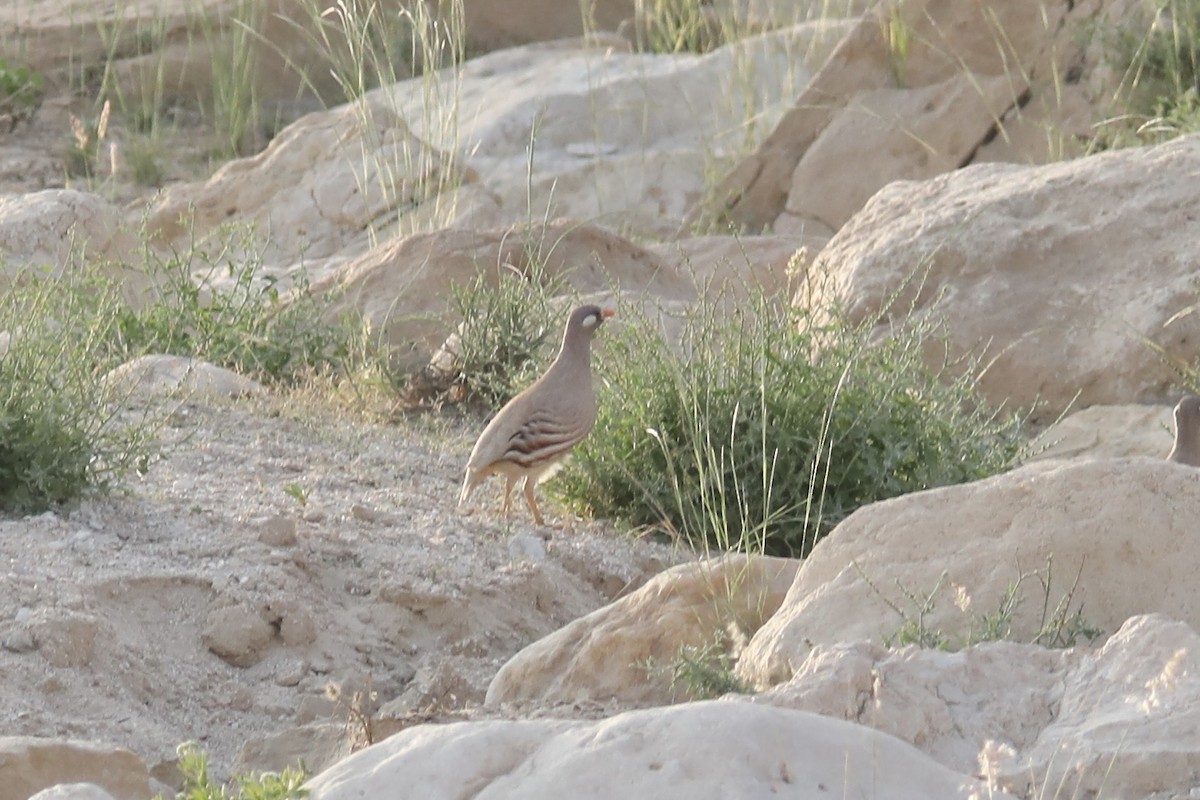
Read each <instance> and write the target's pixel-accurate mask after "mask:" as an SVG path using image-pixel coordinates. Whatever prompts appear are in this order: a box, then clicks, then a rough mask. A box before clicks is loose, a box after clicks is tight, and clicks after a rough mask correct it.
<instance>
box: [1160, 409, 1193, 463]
mask: <svg viewBox="0 0 1200 800" xmlns="http://www.w3.org/2000/svg"><path fill="white" fill-rule="evenodd" d="M1167 460H1168V461H1175V462H1177V463H1179V464H1187V465H1189V466H1192V467H1200V397H1197V396H1196V395H1194V394H1189V395H1187V396H1186V397H1184V398H1183V399H1182V400H1180V401H1179V404H1178V405H1176V406H1175V446H1174V447H1172V448H1171V452H1170V453H1168V454H1167Z"/></svg>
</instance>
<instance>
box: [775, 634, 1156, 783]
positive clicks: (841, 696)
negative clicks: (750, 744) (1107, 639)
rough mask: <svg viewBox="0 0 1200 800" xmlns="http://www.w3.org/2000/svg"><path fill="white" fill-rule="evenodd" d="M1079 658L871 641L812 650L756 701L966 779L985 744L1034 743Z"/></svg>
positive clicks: (1000, 646)
mask: <svg viewBox="0 0 1200 800" xmlns="http://www.w3.org/2000/svg"><path fill="white" fill-rule="evenodd" d="M1081 658H1082V655H1081V654H1080V653H1078V652H1073V651H1067V650H1048V649H1046V648H1043V647H1040V646H1038V645H1028V644H1017V643H1015V642H988V643H984V644H980V645H976V646H974V647H969V648H966V649H964V650H961V651H959V652H955V653H948V652H945V651H943V650H934V649H921V648H918V647H916V646H915V645H913V646H909V647H905V648H901V649H899V650H889V649H887V648H885V647H883V646H881V645H879V644H877V643H874V642H846V643H840V644H834V645H817V646H816V647H815V648H814V649H813V651H812V652H811V653H810V654H809V657H808V658H807V659H805V661H804V663H803V664H802V665H801V666H800V669H799V670H798V671H797V672H796V674H795V675H793V676H792V679H791V680H789V681H788V682H786V683H783V684H780V685H779V686H776V687H774V688H772V689H770V690H769V691H766V692H763V693H761V694H758V695H756V696H755V697H754V702H758V703H768V704H770V705H775V706H780V707H783V708H794V709H797V710H801V711H811V712H814V713H817V714H824V715H826V716H830V717H834V718H836V719H845V720H849V721H851V722H857V723H860V724H862V725H868V726H870V727H872V728H875V729H876V730H880V731H883V732H884V733H887V734H890V735H892V736H895V737H897V738H898V739H901V740H903V741H906V742H908V743H909V744H911V745H913V746H914V747H916V748H918V749H919V750H921V751H922V752H923V753H925V754H926V755H928V756H930V757H931V758H933V759H934V760H936V761H937V762H938V763H940V764H942V765H944V766H946V767H949V768H950V769H953V770H955V771H958V772H964V773H968V774H973V773H974V772H975V770H976V769H977V768H978V767H979V756H980V753H982V752H983V751H984V749H985V747H986V745H987V742H989V741H995V742H998V743H1001V744H1003V745H1005V746H1007V747H1010V748H1016V749H1017V750H1022V749H1024V748H1027V747H1029V746H1031V745H1032V744H1033V743H1034V742H1035V741H1036V740H1037V737H1038V736H1039V735H1040V734H1041V733H1042V731H1043V730H1044V729H1045V728H1046V726H1047V725H1049V724H1051V722H1052V721H1053V720H1054V716H1055V714H1054V710H1055V708H1056V704H1057V703H1058V702H1059V700H1060V699H1061V698H1062V691H1063V683H1064V680H1065V679H1066V675H1067V673H1068V671H1069V669H1070V668H1072V667H1074V666H1076V665H1077V664H1078V663H1079V661H1080V659H1081ZM1146 734H1150V731H1146Z"/></svg>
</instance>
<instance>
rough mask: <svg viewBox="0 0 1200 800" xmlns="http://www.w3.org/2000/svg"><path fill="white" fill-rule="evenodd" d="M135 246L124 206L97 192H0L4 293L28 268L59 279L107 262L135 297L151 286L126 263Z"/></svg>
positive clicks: (0, 259)
mask: <svg viewBox="0 0 1200 800" xmlns="http://www.w3.org/2000/svg"><path fill="white" fill-rule="evenodd" d="M136 249H137V240H136V239H135V238H134V237H133V235H132V234H131V233H130V232H129V231H128V230H126V229H125V228H124V227H123V225H122V219H121V212H120V210H119V209H117V207H116V206H114V205H113V204H112V203H109V202H108V201H107V200H105V199H103V198H102V197H99V196H97V195H94V194H88V193H86V192H78V191H75V190H73V189H48V190H46V191H42V192H33V193H31V194H20V195H0V292H6V291H8V288H9V287H10V286H12V284H13V283H14V282H15V281H16V280H17V279H18V277H19V276H20V275H21V273H22V272H24V271H26V270H30V271H32V272H33V273H34V274H41V275H46V276H54V277H58V276H61V275H64V274H68V273H71V272H75V271H78V270H80V269H83V268H85V267H87V266H89V265H105V271H106V272H107V273H109V274H111V275H113V276H115V277H119V278H120V279H121V280H122V281H123V282H124V284H125V286H124V291H125V294H126V296H127V297H128V298H130V299H136V298H137V297H138V296H139V293H140V292H141V290H142V289H144V288H145V287H146V286H147V285H148V281H147V280H146V278H145V276H144V275H142V274H141V273H140V272H138V271H136V270H134V269H131V268H128V267H127V266H126V265H125V262H129V261H132V260H134V253H135V251H136Z"/></svg>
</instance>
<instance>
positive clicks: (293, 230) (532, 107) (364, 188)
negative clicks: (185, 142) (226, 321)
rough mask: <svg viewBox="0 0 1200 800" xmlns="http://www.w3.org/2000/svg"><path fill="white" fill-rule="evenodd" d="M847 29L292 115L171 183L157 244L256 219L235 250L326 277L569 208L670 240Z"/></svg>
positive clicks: (508, 59) (462, 84) (586, 65)
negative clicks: (383, 247)
mask: <svg viewBox="0 0 1200 800" xmlns="http://www.w3.org/2000/svg"><path fill="white" fill-rule="evenodd" d="M572 9H573V10H576V11H577V9H575V7H574V6H572ZM844 27H845V26H844V24H842V23H840V22H836V21H834V22H812V23H805V24H802V25H796V26H792V27H789V28H786V29H781V30H779V31H775V32H771V33H767V34H762V35H760V36H756V37H752V38H750V39H746V40H742V41H739V42H735V43H732V44H729V45H727V46H725V47H722V48H720V49H718V50H716V51H714V52H712V53H708V54H704V55H689V54H682V55H658V54H635V53H630V52H628V49H627V48H623V47H622V46H620V44H619V43H614V42H613V41H612V40H611V39H609V40H604V39H599V40H589V41H587V42H584V41H582V40H577V41H559V42H554V43H548V44H538V45H528V46H525V47H519V48H513V49H510V50H504V51H498V52H495V53H491V54H489V55H485V56H481V57H479V58H474V59H471V60H470V61H468V62H467V63H465V64H464V65H463V66H461V67H460V68H455V69H450V68H447V69H444V70H442V71H440V72H438V73H436V74H434V75H430V76H425V77H421V78H414V79H411V80H407V81H401V82H400V83H397V84H394V85H391V86H385V87H381V88H380V89H377V90H374V91H372V92H370V93H368V94H367V95H365V96H364V97H363V98H361V100H359V101H356V102H355V103H353V104H350V105H345V106H340V107H337V108H334V109H331V110H329V111H323V112H317V113H313V114H310V115H308V116H305V117H303V118H301V119H299V120H297V121H296V122H295V123H293V124H291V125H290V126H288V127H286V128H285V129H284V130H283V131H281V132H280V133H279V134H278V135H277V136H276V137H275V138H274V140H273V141H272V142H271V143H270V145H269V146H268V147H267V149H266V150H264V151H263V152H261V153H259V154H257V155H255V156H252V157H250V158H246V159H241V160H237V161H233V162H230V163H228V164H226V165H225V166H224V167H223V168H221V169H220V170H219V171H218V172H217V173H216V174H215V175H214V176H213V177H212V178H211V179H209V180H208V181H206V182H204V183H200V184H194V183H193V184H178V185H173V186H171V187H168V188H167V189H166V190H165V191H164V192H163V193H162V194H161V196H160V197H159V198H158V199H157V200H156V201H155V203H154V205H153V207H152V208H151V210H150V213H149V216H148V224H149V228H150V231H151V232H152V234H153V235H154V237H155V240H156V241H158V242H160V243H164V244H176V245H179V246H180V247H179V249H182V245H183V244H185V243H187V242H190V241H191V239H192V236H193V234H194V235H195V237H196V238H197V239H198V240H199V241H201V242H210V241H211V242H212V245H211V247H210V250H211V251H212V252H220V248H219V246H218V245H219V244H220V234H219V233H218V229H219V228H220V227H221V226H225V225H227V224H230V223H233V224H244V225H251V226H254V227H255V228H256V229H257V234H256V237H255V238H254V239H253V240H252V242H253V243H246V244H244V245H242V246H241V247H240V248H235V251H234V252H233V253H232V254H231V257H235V258H236V257H240V256H245V255H247V254H248V253H249V252H250V251H254V252H255V253H256V254H257V255H258V256H260V257H261V258H262V260H263V261H264V262H265V264H264V272H265V273H266V274H272V275H275V276H276V277H281V278H286V277H288V276H289V275H291V274H292V273H293V272H295V271H296V270H298V269H299V268H300V264H301V260H303V265H304V268H305V269H306V270H308V272H309V274H310V275H311V276H313V277H321V276H322V275H324V274H326V273H328V272H329V271H330V270H331V269H333V268H334V267H337V266H339V265H341V264H343V263H344V262H345V261H346V260H348V259H351V258H355V257H358V256H361V255H363V254H364V253H366V252H367V251H368V250H369V249H370V248H371V247H373V246H376V245H378V244H380V243H382V242H386V241H387V240H389V239H392V238H395V237H403V236H407V235H409V234H412V233H420V232H423V231H430V230H436V229H439V228H444V227H448V226H455V227H463V228H468V229H473V230H478V229H491V228H509V227H512V226H514V225H517V224H529V223H530V221H531V220H532V221H544V220H552V219H556V218H560V217H570V218H575V219H580V220H597V221H602V222H603V223H604V224H605V225H606V226H609V227H611V228H614V229H620V230H623V231H626V232H628V233H629V234H631V235H651V236H659V237H661V236H664V235H673V234H674V233H675V232H676V231H677V229H678V226H679V220H680V218H681V217H682V215H683V213H684V211H685V210H686V209H687V208H688V207H689V206H690V205H691V204H692V203H694V202H695V201H696V200H697V199H698V198H699V197H700V196H701V194H703V192H704V190H705V184H704V180H705V178H704V176H705V174H706V173H711V171H712V165H713V164H714V163H716V164H720V163H726V162H728V161H729V159H730V158H731V153H732V152H734V150H735V149H736V147H738V146H740V144H739V143H740V141H741V139H740V138H739V139H738V140H737V141H734V140H732V139H731V138H730V130H731V125H730V121H731V120H743V119H749V120H750V124H752V125H754V126H767V125H769V124H770V123H771V121H772V120H774V119H775V118H776V117H777V116H778V114H780V113H782V110H783V108H784V106H785V104H786V103H787V102H788V101H789V100H790V98H791V96H792V94H793V93H794V91H795V89H796V87H797V86H798V85H801V84H803V83H804V82H805V81H806V80H807V79H808V77H809V75H810V74H811V73H810V68H811V67H813V66H815V65H816V64H819V63H820V62H821V61H822V60H823V58H824V55H825V53H827V52H828V50H829V49H830V47H832V44H833V43H834V42H836V39H837V38H838V37H839V36H840V34H841V31H842V29H843V28H844ZM747 109H754V111H753V113H752V114H750V115H749V117H748V116H747ZM739 130H740V129H739ZM752 133H753V132H746V135H752ZM740 135H741V133H739V136H740ZM255 243H256V244H255ZM227 255H229V254H227Z"/></svg>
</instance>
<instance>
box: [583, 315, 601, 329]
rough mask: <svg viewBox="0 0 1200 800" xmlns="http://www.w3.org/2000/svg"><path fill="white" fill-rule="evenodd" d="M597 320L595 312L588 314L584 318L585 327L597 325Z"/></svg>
mask: <svg viewBox="0 0 1200 800" xmlns="http://www.w3.org/2000/svg"><path fill="white" fill-rule="evenodd" d="M597 321H598V318H597V317H596V315H595V314H588V315H587V316H586V317H584V318H583V327H585V328H591V327H594V326H595V325H596V322H597Z"/></svg>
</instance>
